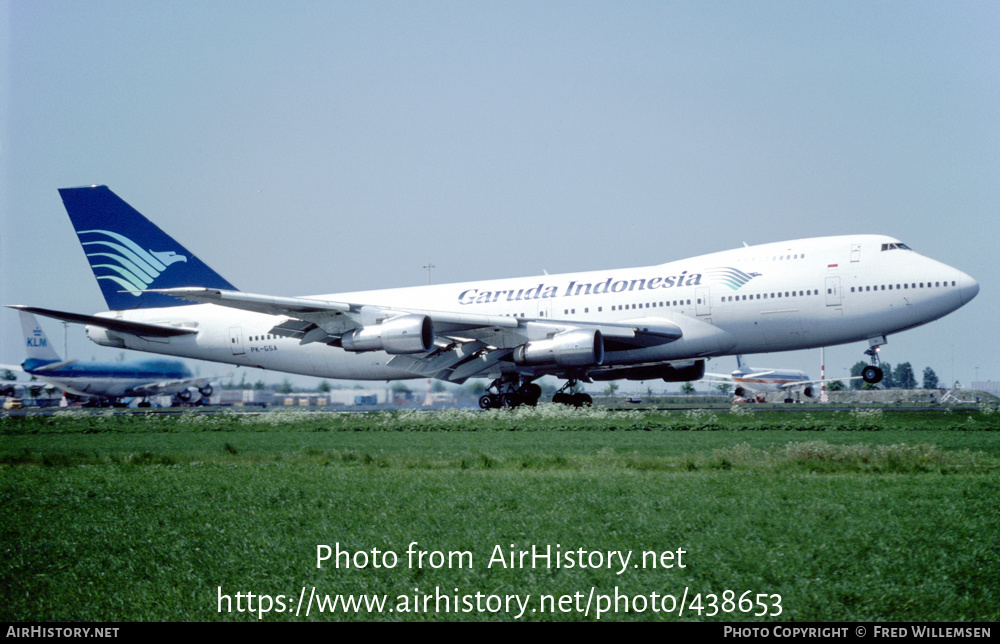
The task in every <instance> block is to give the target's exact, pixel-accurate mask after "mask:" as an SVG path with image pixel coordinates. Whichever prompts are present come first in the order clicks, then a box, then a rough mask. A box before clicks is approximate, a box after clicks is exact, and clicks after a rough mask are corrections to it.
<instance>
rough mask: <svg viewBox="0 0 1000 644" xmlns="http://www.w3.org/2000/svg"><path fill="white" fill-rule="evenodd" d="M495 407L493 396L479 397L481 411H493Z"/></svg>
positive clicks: (484, 395)
mask: <svg viewBox="0 0 1000 644" xmlns="http://www.w3.org/2000/svg"><path fill="white" fill-rule="evenodd" d="M494 406H495V405H494V403H493V395H492V394H483V395H482V396H480V397H479V408H480V409H492V408H493V407H494Z"/></svg>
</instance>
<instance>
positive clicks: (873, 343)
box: [861, 335, 886, 385]
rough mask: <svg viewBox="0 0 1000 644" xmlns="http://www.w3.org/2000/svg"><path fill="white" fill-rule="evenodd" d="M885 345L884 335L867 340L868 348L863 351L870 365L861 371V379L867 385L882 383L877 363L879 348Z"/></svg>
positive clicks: (880, 370) (880, 371) (880, 369)
mask: <svg viewBox="0 0 1000 644" xmlns="http://www.w3.org/2000/svg"><path fill="white" fill-rule="evenodd" d="M885 343H886V339H885V336H884V335H883V336H880V337H878V338H872V339H870V340H868V344H869V347H868V349H867V350H866V351H865V355H866V356H868V360H869V362H870V363H871V364H869V365H868V366H867V367H865V368H864V369H863V370H862V371H861V379H862V380H864V381H865V382H867V383H868V384H871V385H874V384H877V383H880V382H882V375H883V374H882V368H881V367H880V366H879V365H880V364H881V362H880V361H879V358H878V353H879V350H880V347H881V346H882V345H883V344H885Z"/></svg>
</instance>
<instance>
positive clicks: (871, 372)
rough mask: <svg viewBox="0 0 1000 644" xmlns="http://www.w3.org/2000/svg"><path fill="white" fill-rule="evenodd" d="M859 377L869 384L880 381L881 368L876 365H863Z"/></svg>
mask: <svg viewBox="0 0 1000 644" xmlns="http://www.w3.org/2000/svg"><path fill="white" fill-rule="evenodd" d="M861 379H862V380H864V381H865V382H867V383H868V384H871V385H874V384H876V383H879V382H882V370H881V369H879V368H878V367H865V368H864V370H863V371H862V372H861Z"/></svg>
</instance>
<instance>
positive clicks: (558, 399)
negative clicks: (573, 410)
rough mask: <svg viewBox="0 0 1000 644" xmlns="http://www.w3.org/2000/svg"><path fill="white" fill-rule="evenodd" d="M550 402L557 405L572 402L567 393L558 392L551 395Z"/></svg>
mask: <svg viewBox="0 0 1000 644" xmlns="http://www.w3.org/2000/svg"><path fill="white" fill-rule="evenodd" d="M552 402H554V403H555V404H557V405H569V404H572V401H571V400H570V396H569V394H563V393H558V394H555V395H554V396H552Z"/></svg>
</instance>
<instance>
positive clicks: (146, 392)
mask: <svg viewBox="0 0 1000 644" xmlns="http://www.w3.org/2000/svg"><path fill="white" fill-rule="evenodd" d="M20 314H21V328H22V329H23V331H24V347H25V351H26V352H27V358H28V359H27V360H25V361H24V363H23V364H22V365H21V369H23V370H24V372H25V373H27V374H30V375H32V376H34V377H36V378H38V379H39V380H41V381H42V382H46V383H48V384H50V385H53V386H55V387H56V388H58V389H60V390H62V391H65V392H66V393H67V394H69V395H70V396H71V397H72V398H78V399H82V400H86V401H88V402H90V403H94V404H98V405H104V404H117V403H118V401H120V400H121V399H122V398H139V399H141V401H142V402H140V403H139V404H140V405H141V406H149V405H148V403H147V402H146V399H147V398H149V397H150V396H160V395H176V396H177V397H178V398H179V399H180V400H182V401H188V400H191V395H192V390H197V391H198V392H199V393H200V394H201V395H202V396H203V397H204V398H208V397H209V396H211V395H212V385H211V383H210V382H209V379H208V378H195V377H193V376H192V375H191V370H190V369H188V368H187V367H186V366H184V363H182V362H181V361H180V360H163V359H153V360H149V359H147V360H131V361H127V362H84V361H80V360H62V359H60V358H59V354H57V353H56V351H55V349H53V348H52V345H51V344H50V343H49V340H48V338H47V337H46V336H45V332H44V331H43V330H42V327H41V325H39V324H38V320H36V319H35V316H33V315H32V314H31V313H28V312H25V311H21V312H20ZM0 366H6V368H8V369H11V370H19V369H18V367H14V366H10V365H0ZM199 400H200V399H199Z"/></svg>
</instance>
